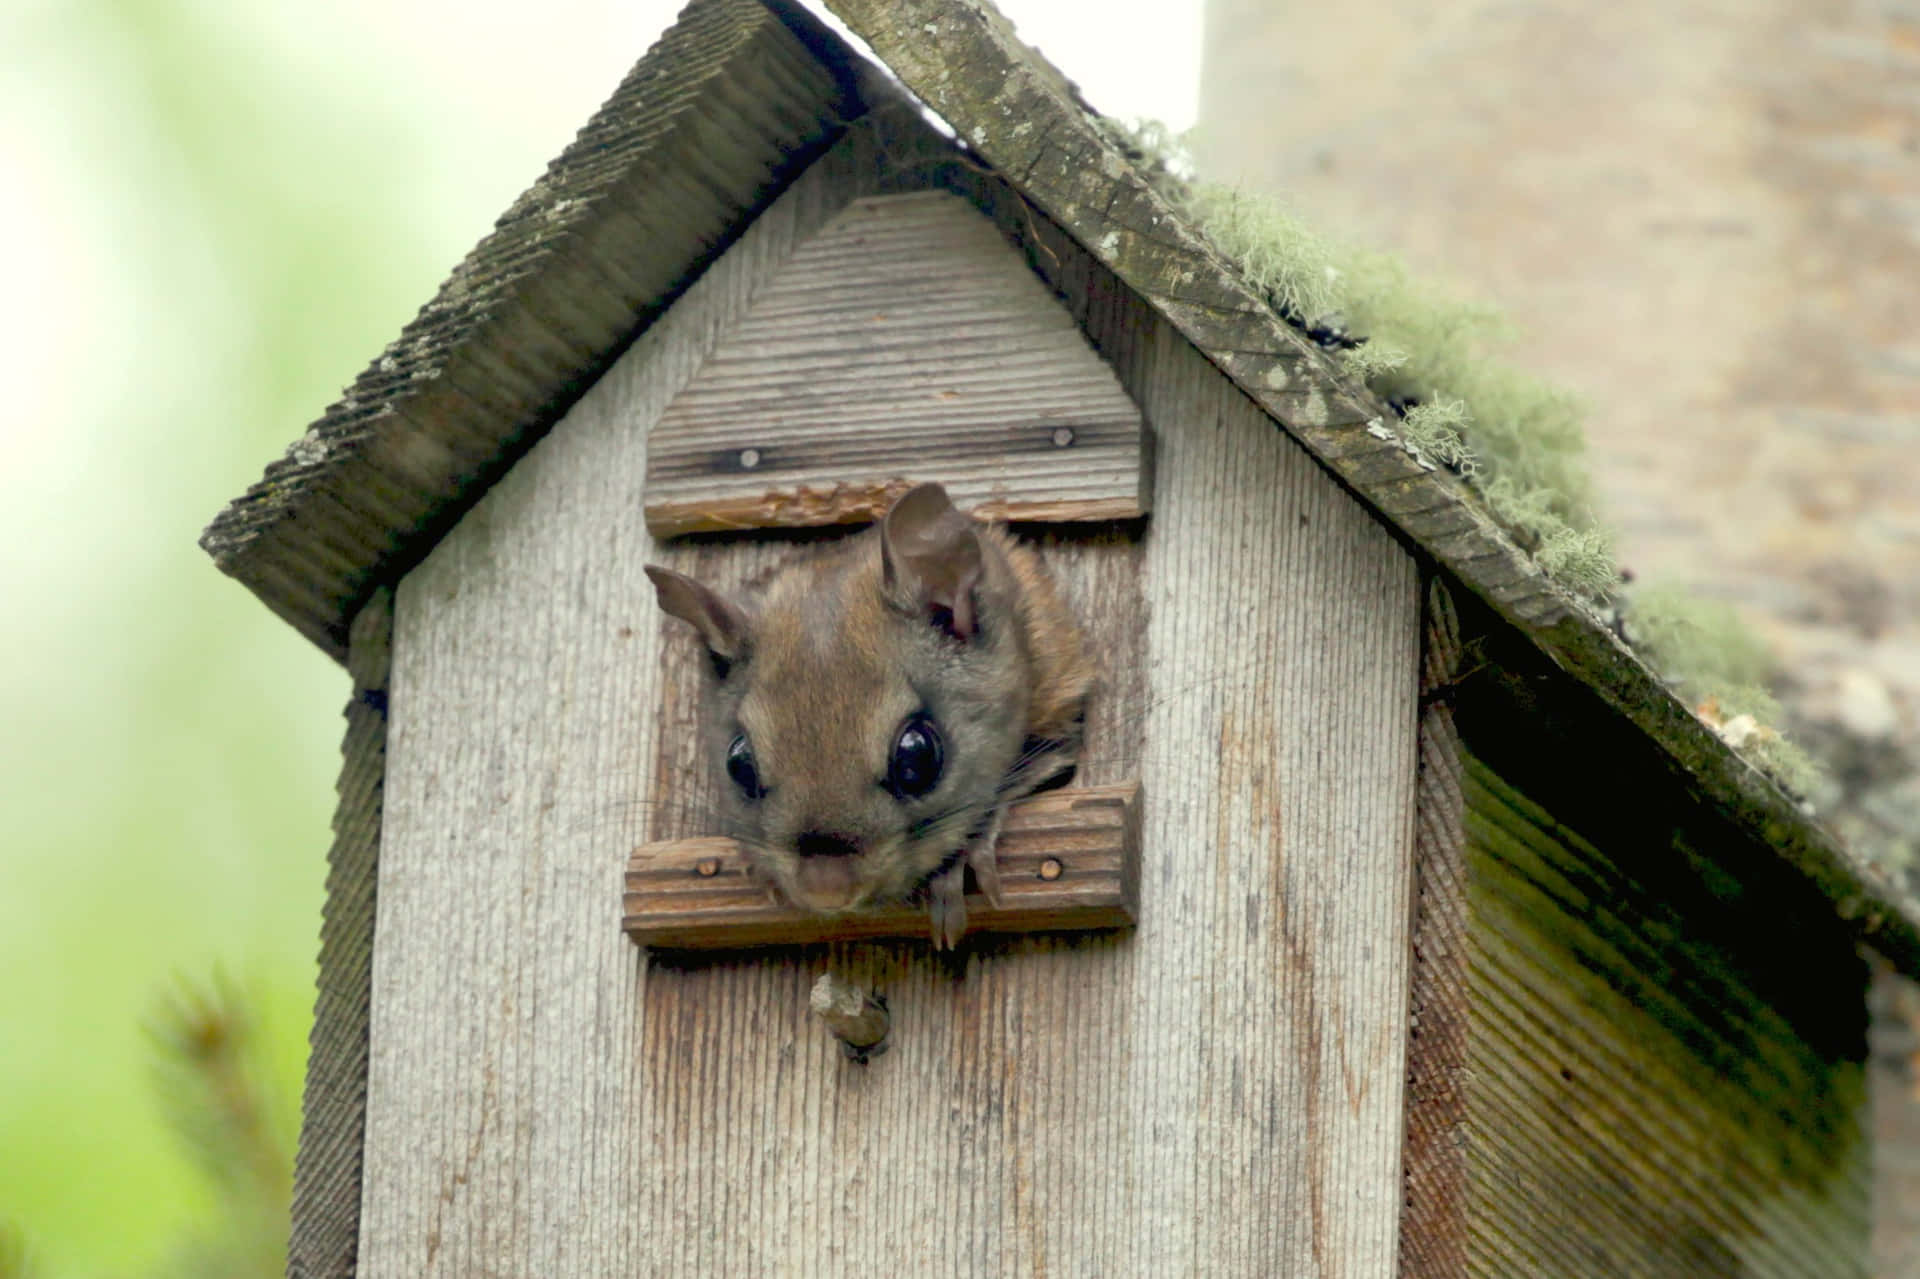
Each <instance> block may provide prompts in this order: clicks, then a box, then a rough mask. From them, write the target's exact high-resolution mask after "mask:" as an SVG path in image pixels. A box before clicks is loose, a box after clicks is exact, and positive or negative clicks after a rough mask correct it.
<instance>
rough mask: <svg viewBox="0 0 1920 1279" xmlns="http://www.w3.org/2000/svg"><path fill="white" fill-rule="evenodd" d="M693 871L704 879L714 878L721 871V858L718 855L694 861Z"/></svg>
mask: <svg viewBox="0 0 1920 1279" xmlns="http://www.w3.org/2000/svg"><path fill="white" fill-rule="evenodd" d="M693 873H694V874H696V875H698V876H700V877H701V878H702V879H712V878H713V877H714V876H715V875H718V874H719V873H720V859H719V858H718V857H703V858H701V859H700V860H699V861H698V862H696V863H694V867H693Z"/></svg>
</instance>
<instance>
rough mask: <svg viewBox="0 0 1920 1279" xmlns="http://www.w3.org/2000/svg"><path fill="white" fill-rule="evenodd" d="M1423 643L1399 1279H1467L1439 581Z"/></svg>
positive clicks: (1464, 1082)
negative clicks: (1405, 1139) (1405, 1135)
mask: <svg viewBox="0 0 1920 1279" xmlns="http://www.w3.org/2000/svg"><path fill="white" fill-rule="evenodd" d="M1424 640H1425V642H1424V644H1423V645H1422V650H1421V677H1420V774H1419V779H1420V780H1419V793H1418V810H1417V813H1416V819H1415V825H1414V842H1413V879H1414V897H1413V900H1414V911H1413V971H1412V973H1411V975H1410V977H1409V981H1408V985H1409V990H1408V1000H1407V1003H1408V1010H1407V1144H1406V1153H1405V1156H1404V1171H1405V1177H1406V1188H1405V1200H1404V1202H1403V1204H1402V1207H1401V1212H1400V1270H1399V1273H1400V1275H1401V1277H1402V1279H1464V1276H1465V1275H1466V1274H1467V1273H1468V1267H1467V1263H1468V1240H1467V1203H1468V1198H1467V1196H1468V1187H1467V1142H1468V1140H1469V1133H1468V1129H1467V1096H1468V1091H1469V1088H1470V1086H1471V1079H1470V1077H1469V1075H1468V1067H1467V1028H1468V1025H1469V1024H1470V1019H1471V1010H1470V1008H1469V1005H1468V993H1467V948H1468V944H1469V937H1468V926H1469V920H1468V912H1467V869H1466V835H1465V830H1464V826H1463V817H1464V806H1463V804H1462V801H1461V797H1460V767H1461V764H1460V734H1459V732H1458V731H1457V730H1456V729H1455V728H1454V724H1453V695H1454V691H1455V688H1456V686H1457V685H1456V681H1457V680H1458V678H1459V676H1460V665H1461V662H1460V622H1459V618H1458V616H1457V615H1456V614H1455V613H1454V608H1453V600H1452V598H1451V597H1450V596H1449V594H1448V592H1447V588H1446V586H1445V584H1444V583H1442V582H1441V581H1440V580H1439V579H1437V578H1436V579H1434V580H1432V581H1430V582H1429V583H1428V584H1427V607H1426V620H1425V637H1424Z"/></svg>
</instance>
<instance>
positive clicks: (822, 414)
mask: <svg viewBox="0 0 1920 1279" xmlns="http://www.w3.org/2000/svg"><path fill="white" fill-rule="evenodd" d="M1145 442H1146V428H1145V425H1144V424H1143V423H1142V421H1141V419H1140V410H1139V408H1138V407H1137V406H1136V405H1135V404H1134V403H1133V401H1132V400H1130V399H1128V398H1127V396H1126V394H1125V392H1123V391H1121V389H1120V387H1119V386H1118V384H1117V383H1116V382H1115V381H1114V377H1113V372H1112V370H1111V369H1109V368H1108V367H1107V366H1106V365H1105V364H1102V363H1101V362H1100V360H1099V358H1098V357H1097V356H1095V355H1094V353H1093V352H1092V351H1091V350H1090V349H1089V348H1088V346H1087V340H1086V338H1085V337H1084V336H1082V334H1081V333H1080V331H1079V330H1078V329H1077V328H1075V327H1074V324H1073V321H1072V319H1071V318H1070V317H1069V316H1068V315H1067V314H1066V312H1064V311H1062V310H1061V309H1060V307H1059V305H1058V304H1057V303H1056V302H1055V301H1054V300H1053V298H1052V297H1050V296H1049V295H1048V292H1047V290H1046V289H1045V288H1044V287H1043V286H1042V285H1041V283H1040V282H1039V281H1038V280H1037V279H1035V278H1034V276H1033V273H1032V272H1031V271H1029V270H1028V269H1027V266H1026V264H1025V263H1024V262H1022V261H1021V259H1020V256H1019V254H1017V253H1016V252H1015V251H1014V250H1013V249H1012V248H1010V247H1009V246H1008V245H1007V243H1006V241H1005V240H1004V239H1002V238H1001V236H1000V235H999V233H998V232H996V231H995V230H994V227H993V224H992V223H991V222H989V221H988V220H987V219H986V218H984V217H982V216H981V214H980V212H979V211H978V210H977V209H975V208H973V207H972V206H971V205H969V204H967V203H966V202H965V201H963V200H961V199H960V198H959V197H958V196H955V195H951V194H949V193H947V192H943V191H917V192H908V193H902V194H897V195H881V196H869V197H865V198H862V199H856V200H854V201H853V202H852V203H850V204H849V205H848V206H847V207H846V208H845V209H844V210H842V211H841V212H840V213H839V214H837V215H836V216H835V217H833V218H832V219H831V220H830V221H829V222H828V223H827V224H826V225H825V226H823V227H821V228H820V229H819V231H817V232H816V233H815V234H814V235H813V236H812V238H810V239H809V240H808V241H807V242H806V243H805V244H803V245H801V246H800V247H799V248H798V249H797V250H796V251H795V252H794V254H793V256H792V258H791V259H789V261H788V262H787V264H786V266H785V267H784V268H783V269H782V270H781V271H780V273H779V274H778V275H777V276H775V277H774V278H773V279H772V280H770V281H768V282H767V283H766V284H765V285H764V286H763V287H762V288H761V289H760V291H759V294H758V296H757V297H756V299H755V301H754V304H753V306H752V308H751V309H750V310H749V311H748V312H747V314H746V315H745V316H743V317H741V319H740V320H739V321H738V323H736V324H735V325H734V326H733V327H732V329H730V330H729V332H728V334H727V336H726V337H725V338H724V339H723V340H722V341H721V343H720V344H719V346H718V347H717V348H715V350H714V351H713V353H712V354H711V355H709V356H708V357H707V359H706V362H705V363H704V364H703V365H702V366H701V369H700V372H699V373H698V374H697V375H695V377H694V379H693V381H692V382H691V383H689V384H688V386H687V387H686V389H685V390H683V391H681V393H680V394H679V395H678V396H677V397H675V399H674V401H673V403H672V404H669V405H668V406H667V410H666V412H665V413H664V414H663V415H662V416H661V419H660V421H659V422H658V423H657V424H656V425H655V427H654V429H653V432H652V435H651V437H650V439H649V442H648V446H647V448H648V452H647V527H648V529H649V531H651V532H652V533H653V535H654V536H655V537H671V536H675V535H677V534H682V533H694V532H714V531H723V530H727V529H735V528H753V527H761V526H768V525H784V526H792V525H801V524H829V523H853V522H864V521H868V520H872V519H874V518H876V517H877V516H878V515H880V514H881V513H883V512H884V511H885V509H886V507H887V504H888V503H889V502H890V501H891V500H892V499H893V498H894V497H897V496H898V495H899V494H900V493H902V492H904V491H905V490H906V489H907V488H908V487H910V486H911V481H912V479H913V478H914V477H918V476H923V475H929V474H938V475H940V476H941V477H942V480H943V482H944V483H945V484H946V486H947V490H948V492H949V493H950V494H951V495H952V497H953V500H954V502H955V503H956V504H957V505H959V506H960V507H961V508H962V509H965V510H972V511H975V512H977V513H979V514H982V515H985V516H988V517H989V518H996V519H1010V520H1041V519H1085V520H1110V519H1131V518H1134V517H1136V516H1139V515H1142V514H1144V513H1145V512H1146V510H1147V506H1148V502H1149V497H1150V495H1149V493H1148V492H1147V490H1146V480H1147V474H1146V468H1145V466H1144V463H1143V458H1142V453H1143V450H1144V448H1145Z"/></svg>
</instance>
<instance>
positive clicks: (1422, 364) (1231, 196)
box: [1104, 118, 1821, 802]
mask: <svg viewBox="0 0 1920 1279" xmlns="http://www.w3.org/2000/svg"><path fill="white" fill-rule="evenodd" d="M1104 123H1105V125H1106V128H1107V131H1108V133H1109V134H1110V136H1111V137H1112V138H1113V140H1115V141H1116V142H1118V143H1119V144H1120V145H1121V146H1122V147H1123V148H1124V149H1125V150H1126V152H1127V154H1128V156H1129V157H1130V158H1132V159H1133V160H1135V162H1136V163H1137V164H1139V165H1140V167H1141V169H1142V171H1143V172H1144V173H1145V174H1146V176H1147V178H1148V180H1149V181H1150V182H1152V183H1153V185H1154V186H1155V187H1156V188H1157V189H1158V190H1159V191H1160V192H1161V194H1162V195H1163V196H1165V197H1166V198H1167V199H1168V201H1169V202H1170V203H1172V204H1173V205H1174V207H1175V208H1177V209H1179V210H1181V211H1182V212H1183V213H1185V214H1186V215H1187V216H1188V217H1189V218H1190V219H1191V220H1192V221H1193V223H1194V224H1195V225H1196V226H1198V227H1199V228H1200V229H1202V230H1203V231H1204V232H1205V233H1206V234H1207V235H1208V237H1210V238H1211V239H1212V240H1213V242H1214V244H1215V246H1216V247H1217V248H1218V249H1219V250H1220V251H1221V252H1222V253H1223V254H1225V255H1226V256H1227V257H1228V258H1229V259H1231V260H1232V261H1233V262H1234V263H1235V264H1236V265H1238V266H1239V268H1240V270H1241V271H1242V272H1243V274H1244V275H1245V276H1246V278H1247V280H1248V282H1249V283H1251V284H1253V285H1254V286H1255V287H1256V288H1257V289H1258V290H1259V291H1260V292H1261V293H1262V294H1264V295H1265V297H1266V298H1267V300H1268V302H1269V303H1270V304H1271V305H1272V306H1273V308H1274V309H1275V310H1276V311H1277V312H1278V313H1279V314H1280V315H1281V317H1282V318H1283V319H1285V320H1286V321H1287V322H1288V323H1290V324H1292V325H1293V326H1294V327H1296V328H1298V329H1300V330H1301V331H1302V332H1303V333H1305V334H1306V335H1307V336H1308V337H1310V338H1312V339H1313V340H1314V341H1315V342H1317V343H1318V344H1319V345H1320V346H1322V347H1323V348H1326V349H1328V350H1329V351H1337V352H1339V354H1340V360H1341V364H1342V366H1343V367H1344V369H1345V370H1346V372H1347V373H1348V374H1349V375H1351V376H1353V377H1355V378H1357V379H1359V380H1361V381H1363V382H1365V383H1366V385H1367V387H1368V389H1369V390H1371V391H1373V392H1374V393H1375V394H1376V395H1378V396H1379V397H1380V398H1381V399H1382V400H1384V401H1385V402H1386V403H1387V404H1388V405H1389V406H1390V407H1392V408H1393V409H1394V410H1395V411H1396V412H1397V413H1398V414H1399V420H1398V421H1397V422H1396V423H1394V424H1393V426H1392V428H1391V429H1393V430H1394V432H1395V433H1396V434H1397V436H1398V437H1399V439H1400V441H1401V443H1402V444H1404V445H1405V446H1406V447H1407V448H1408V449H1410V450H1411V451H1412V452H1413V453H1414V454H1415V455H1416V456H1418V457H1420V458H1421V459H1423V460H1424V461H1426V462H1429V463H1431V464H1433V465H1436V466H1444V467H1446V468H1447V469H1449V470H1451V471H1453V472H1454V473H1455V474H1457V475H1459V476H1461V477H1462V478H1463V479H1465V480H1466V481H1467V482H1468V483H1469V484H1471V485H1472V486H1473V489H1474V491H1475V492H1476V493H1477V494H1478V495H1479V497H1480V498H1481V500H1482V501H1484V502H1485V503H1486V505H1487V508H1488V509H1489V510H1490V511H1491V512H1492V513H1493V515H1494V517H1495V518H1496V519H1498V520H1499V522H1500V523H1501V524H1502V525H1503V526H1504V527H1505V528H1506V529H1507V530H1508V531H1509V532H1511V533H1512V534H1513V536H1514V539H1515V540H1516V541H1517V542H1518V543H1519V544H1520V546H1521V547H1522V548H1523V549H1525V550H1526V551H1527V552H1528V553H1529V554H1530V555H1531V556H1532V557H1533V560H1534V562H1535V563H1536V564H1538V565H1539V566H1540V569H1541V571H1542V572H1544V573H1545V574H1546V575H1547V576H1548V577H1549V578H1551V579H1552V580H1554V581H1555V582H1557V583H1559V584H1560V585H1561V586H1562V587H1564V588H1566V589H1567V590H1568V591H1570V592H1572V593H1573V594H1575V595H1577V596H1579V597H1581V598H1582V599H1585V600H1587V601H1588V602H1590V603H1592V604H1594V605H1596V606H1598V607H1600V608H1603V609H1610V610H1615V611H1616V613H1617V615H1618V616H1619V617H1620V621H1621V623H1622V628H1623V629H1624V631H1625V633H1626V635H1627V638H1628V639H1629V640H1630V641H1631V642H1632V643H1634V644H1635V646H1636V647H1637V648H1638V649H1639V651H1640V653H1641V655H1642V656H1643V657H1645V658H1646V659H1647V660H1648V662H1649V663H1650V664H1651V665H1652V666H1653V668H1654V669H1655V670H1657V671H1658V672H1659V673H1660V675H1661V677H1662V678H1663V679H1665V680H1666V681H1667V682H1668V683H1669V684H1670V685H1672V686H1673V687H1674V689H1675V690H1676V691H1677V692H1679V693H1680V694H1681V695H1682V696H1683V697H1685V698H1686V699H1687V702H1688V704H1689V705H1690V706H1692V707H1694V713H1695V714H1696V715H1698V716H1699V717H1700V718H1701V720H1702V721H1703V722H1704V723H1706V724H1707V725H1708V726H1709V727H1710V728H1712V729H1713V730H1714V731H1715V732H1716V733H1719V734H1720V735H1721V736H1722V737H1723V738H1724V739H1726V740H1727V741H1728V744H1729V745H1731V746H1733V747H1734V748H1735V749H1736V750H1740V751H1742V752H1743V753H1745V754H1746V755H1747V756H1748V758H1750V759H1752V760H1753V761H1754V762H1755V763H1756V764H1758V765H1759V766H1760V767H1762V768H1763V769H1765V770H1766V771H1767V773H1768V774H1769V775H1771V776H1772V777H1773V778H1774V780H1775V781H1777V782H1779V783H1780V784H1781V785H1783V786H1785V787H1786V788H1787V789H1788V790H1789V791H1791V792H1792V793H1793V794H1795V795H1796V796H1798V797H1800V798H1801V799H1802V801H1803V802H1805V801H1806V800H1807V799H1808V797H1810V796H1811V795H1812V794H1813V793H1814V792H1815V791H1816V789H1818V787H1819V785H1820V782H1821V770H1820V767H1819V765H1818V764H1816V763H1815V762H1814V760H1813V759H1812V757H1810V756H1809V755H1807V753H1806V752H1805V751H1803V750H1801V749H1800V748H1799V747H1798V746H1796V745H1794V744H1793V743H1791V742H1789V741H1787V739H1786V738H1785V737H1784V736H1783V735H1782V734H1781V733H1780V732H1779V730H1778V729H1777V728H1775V727H1772V726H1773V725H1775V724H1777V723H1778V722H1779V719H1780V705H1779V703H1778V702H1777V701H1776V700H1775V699H1774V697H1773V695H1772V693H1771V692H1769V691H1768V689H1767V687H1766V685H1767V682H1768V681H1769V679H1770V678H1772V676H1773V675H1774V674H1775V672H1774V670H1773V665H1772V661H1771V659H1770V657H1769V656H1768V654H1767V650H1766V648H1765V646H1764V645H1762V644H1761V643H1760V642H1759V640H1758V639H1757V638H1756V637H1755V636H1754V635H1753V634H1752V633H1751V632H1750V631H1749V630H1748V629H1747V628H1746V626H1745V624H1744V623H1742V622H1741V621H1740V619H1739V617H1738V616H1737V615H1736V614H1735V613H1734V612H1733V610H1732V609H1731V608H1728V607H1726V606H1725V605H1722V604H1717V603H1715V602H1712V601H1701V600H1695V599H1691V598H1689V597H1687V596H1685V595H1683V594H1681V593H1680V592H1679V591H1677V590H1674V589H1673V588H1670V587H1650V588H1643V589H1640V590H1637V591H1633V592H1631V593H1626V592H1623V591H1622V590H1621V585H1622V579H1621V575H1620V573H1619V570H1618V569H1617V567H1616V564H1615V558H1614V543H1615V538H1614V534H1613V531H1612V529H1611V528H1609V527H1608V526H1607V524H1606V523H1605V521H1604V520H1603V519H1602V517H1601V515H1600V512H1599V504H1598V502H1597V500H1596V498H1595V494H1594V487H1593V481H1592V479H1591V477H1590V475H1589V474H1588V471H1587V467H1586V430H1585V425H1584V423H1585V416H1586V405H1585V404H1584V402H1583V401H1582V400H1581V399H1580V397H1579V396H1577V395H1575V394H1574V393H1572V392H1571V391H1568V390H1566V389H1565V388H1562V387H1558V386H1555V385H1553V384H1552V383H1550V382H1547V381H1545V380H1544V379H1541V378H1538V377H1535V376H1533V375H1531V374H1528V373H1525V372H1523V371H1521V370H1519V369H1516V368H1514V367H1512V366H1511V365H1508V364H1506V363H1504V362H1502V361H1501V360H1500V359H1499V358H1498V357H1497V355H1496V354H1495V352H1496V350H1497V349H1498V348H1499V347H1500V346H1501V345H1503V344H1506V343H1509V342H1511V341H1512V340H1513V339H1514V337H1515V335H1516V330H1515V327H1514V325H1513V324H1512V323H1511V322H1510V321H1509V320H1508V319H1507V317H1506V316H1505V315H1504V314H1502V313H1501V312H1500V311H1499V309H1498V308H1496V307H1493V306H1491V305H1488V304H1486V303H1482V302H1476V301H1470V300H1466V299H1463V298H1461V297H1458V296H1456V295H1454V294H1452V293H1449V292H1448V291H1446V290H1445V289H1442V288H1440V287H1438V286H1436V285H1434V284H1432V283H1430V282H1428V281H1424V280H1421V279H1419V278H1418V277H1416V276H1414V275H1413V274H1412V273H1411V272H1410V271H1409V270H1408V269H1407V268H1406V266H1405V265H1404V264H1403V263H1402V262H1401V261H1400V260H1399V259H1398V258H1396V257H1394V256H1393V255H1392V254H1388V253H1383V252H1381V251H1379V250H1377V249H1371V248H1366V247H1363V246H1360V245H1357V244H1352V243H1349V242H1346V241H1344V240H1341V239H1340V238H1338V237H1336V236H1333V235H1330V234H1328V233H1327V232H1325V231H1323V230H1321V229H1320V228H1318V227H1316V226H1314V225H1313V224H1312V223H1311V222H1309V221H1308V220H1307V219H1306V218H1304V217H1302V216H1300V215H1299V214H1298V213H1297V212H1296V211H1294V210H1293V209H1291V208H1289V207H1288V206H1287V205H1286V204H1285V203H1284V202H1283V201H1281V200H1279V199H1277V198H1275V197H1273V196H1270V195H1265V194H1260V193H1254V192H1249V191H1246V190H1243V189H1239V188H1235V187H1231V186H1227V185H1224V184H1220V183H1213V182H1204V181H1198V180H1196V179H1195V176H1194V166H1193V162H1192V159H1191V155H1190V153H1189V152H1188V150H1187V148H1186V146H1185V144H1184V142H1183V141H1182V139H1181V138H1180V137H1179V136H1178V135H1176V134H1175V133H1173V131H1172V130H1170V129H1168V128H1167V126H1166V125H1164V124H1162V123H1160V122H1159V121H1154V120H1137V121H1133V122H1130V123H1129V122H1122V121H1118V120H1113V119H1111V118H1107V119H1105V120H1104Z"/></svg>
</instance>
